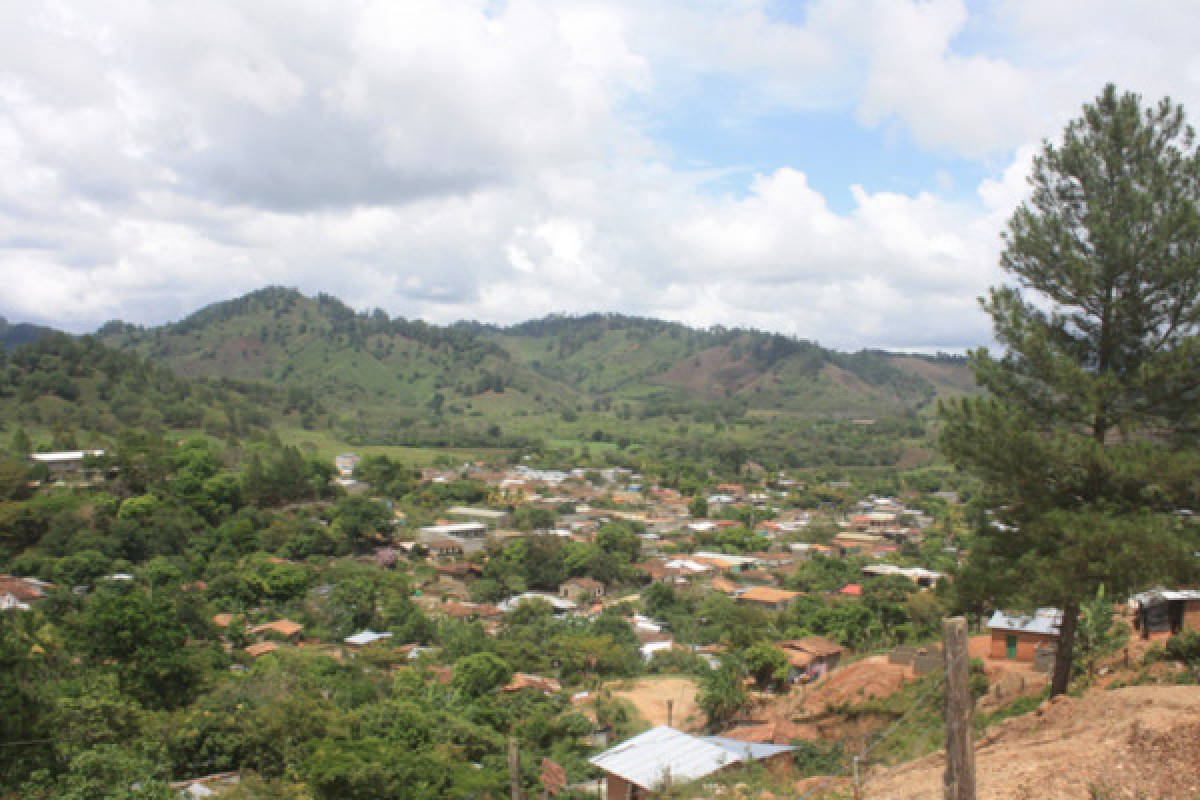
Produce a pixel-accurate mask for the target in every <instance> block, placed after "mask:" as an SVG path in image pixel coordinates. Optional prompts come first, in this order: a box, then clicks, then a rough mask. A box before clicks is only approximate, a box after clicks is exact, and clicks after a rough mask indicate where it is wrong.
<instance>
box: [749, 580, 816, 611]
mask: <svg viewBox="0 0 1200 800" xmlns="http://www.w3.org/2000/svg"><path fill="white" fill-rule="evenodd" d="M801 594H802V592H789V591H787V590H786V589H776V588H774V587H771V586H751V587H750V588H749V589H747V590H746V591H744V592H742V593H741V594H740V595H738V600H739V601H740V602H743V603H753V604H755V605H757V606H762V607H763V608H766V609H768V610H769V611H784V610H785V609H787V607H788V606H790V605H791V604H792V603H794V602H796V598H797V597H800V595H801Z"/></svg>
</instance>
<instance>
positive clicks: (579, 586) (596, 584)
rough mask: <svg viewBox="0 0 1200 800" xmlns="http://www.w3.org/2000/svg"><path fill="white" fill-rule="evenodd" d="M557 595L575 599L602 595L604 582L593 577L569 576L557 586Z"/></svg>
mask: <svg viewBox="0 0 1200 800" xmlns="http://www.w3.org/2000/svg"><path fill="white" fill-rule="evenodd" d="M558 596H559V597H562V598H565V599H567V600H575V601H578V600H580V599H581V598H583V599H591V598H593V597H595V598H600V597H604V584H603V583H601V582H600V581H598V580H596V579H594V578H587V577H583V578H571V579H570V580H568V581H564V582H563V583H562V584H561V585H560V586H559V587H558Z"/></svg>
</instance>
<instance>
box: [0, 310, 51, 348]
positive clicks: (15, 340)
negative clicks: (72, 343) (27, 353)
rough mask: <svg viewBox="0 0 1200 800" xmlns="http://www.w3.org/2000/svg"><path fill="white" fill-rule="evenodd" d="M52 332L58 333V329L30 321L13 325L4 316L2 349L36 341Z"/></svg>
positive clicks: (0, 331)
mask: <svg viewBox="0 0 1200 800" xmlns="http://www.w3.org/2000/svg"><path fill="white" fill-rule="evenodd" d="M52 333H57V331H55V330H54V328H47V327H46V326H44V325H33V324H32V323H29V322H19V323H17V324H16V325H11V324H9V322H8V320H6V319H5V318H4V317H0V350H12V349H13V348H16V347H20V346H21V345H23V344H29V343H30V342H35V341H37V340H38V339H40V338H42V337H43V336H47V335H49V334H52Z"/></svg>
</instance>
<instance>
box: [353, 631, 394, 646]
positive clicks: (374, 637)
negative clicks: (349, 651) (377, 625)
mask: <svg viewBox="0 0 1200 800" xmlns="http://www.w3.org/2000/svg"><path fill="white" fill-rule="evenodd" d="M391 637H392V632H391V631H385V632H383V633H377V632H375V631H373V630H371V629H369V628H368V629H367V630H365V631H359V632H358V633H356V634H354V635H352V636H347V637H346V638H345V639H342V641H343V642H345V643H346V644H348V645H351V646H353V647H366V646H367V645H369V644H373V643H375V642H378V641H379V640H380V639H390V638H391Z"/></svg>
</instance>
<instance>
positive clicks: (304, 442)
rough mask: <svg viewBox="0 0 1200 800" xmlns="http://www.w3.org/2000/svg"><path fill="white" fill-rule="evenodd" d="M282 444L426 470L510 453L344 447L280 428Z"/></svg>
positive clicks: (323, 434) (325, 434)
mask: <svg viewBox="0 0 1200 800" xmlns="http://www.w3.org/2000/svg"><path fill="white" fill-rule="evenodd" d="M276 432H277V433H278V434H279V438H280V440H282V441H283V443H284V444H291V445H295V446H297V447H299V448H300V449H301V450H303V451H305V452H307V453H310V454H312V455H316V456H320V457H321V458H329V459H332V458H333V457H334V456H336V455H338V454H339V453H351V452H353V453H358V454H359V455H360V456H368V455H381V454H382V455H386V456H387V457H388V458H390V459H392V460H393V461H400V462H402V463H404V464H409V465H411V466H414V467H429V466H433V465H434V464H436V463H446V462H447V461H449V463H451V464H462V463H463V462H466V461H480V460H484V461H496V460H499V459H502V458H504V457H506V456H508V455H509V454H510V453H511V452H512V451H510V450H507V449H504V448H486V447H481V448H456V447H444V448H443V447H402V446H390V445H364V446H355V445H349V444H346V443H345V442H344V441H342V440H341V439H338V438H337V437H336V436H334V435H332V434H331V433H330V432H329V431H308V430H304V429H303V428H282V429H277V431H276Z"/></svg>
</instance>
